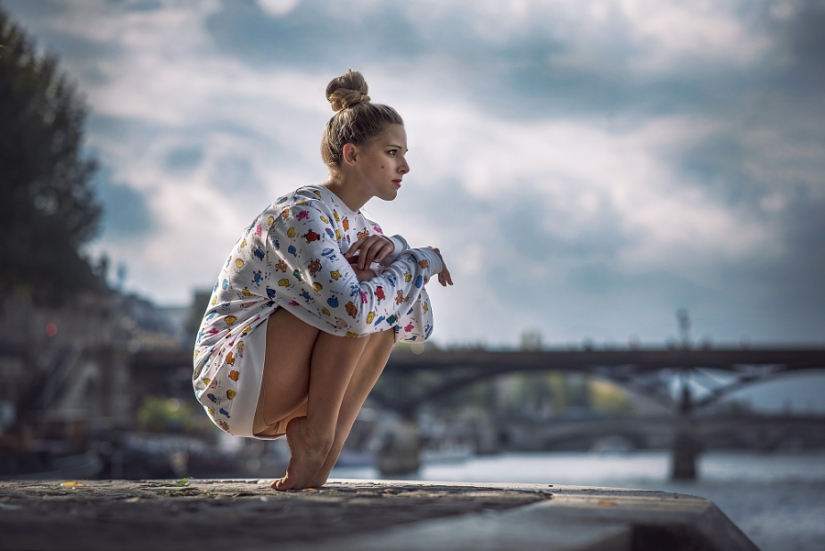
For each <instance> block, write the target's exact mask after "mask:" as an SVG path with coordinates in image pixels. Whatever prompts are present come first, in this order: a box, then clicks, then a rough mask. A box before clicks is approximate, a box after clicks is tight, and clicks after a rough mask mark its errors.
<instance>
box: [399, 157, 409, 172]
mask: <svg viewBox="0 0 825 551" xmlns="http://www.w3.org/2000/svg"><path fill="white" fill-rule="evenodd" d="M398 171H399V172H400V173H401V174H407V173H408V172H409V171H410V165H409V164H407V159H402V160H401V166H399V167H398Z"/></svg>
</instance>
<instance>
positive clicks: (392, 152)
mask: <svg viewBox="0 0 825 551" xmlns="http://www.w3.org/2000/svg"><path fill="white" fill-rule="evenodd" d="M397 151H398V150H397V149H390V150H389V152H388V153H389V154H390V155H392V156H393V157H395V153H396V152H397Z"/></svg>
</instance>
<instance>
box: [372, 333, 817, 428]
mask: <svg viewBox="0 0 825 551" xmlns="http://www.w3.org/2000/svg"><path fill="white" fill-rule="evenodd" d="M812 369H825V348H790V347H789V348H779V347H777V348H767V347H764V348H750V347H748V348H713V349H712V348H687V347H678V348H662V349H654V348H648V349H626V350H541V351H493V350H456V351H425V352H424V353H422V354H414V353H412V352H408V351H402V350H398V351H396V352H394V353H393V355H392V356H391V357H390V360H389V362H388V363H387V367H386V369H385V377H387V378H394V379H396V380H397V381H398V384H385V385H382V386H381V387H380V388H377V389H376V390H375V391H373V393H372V394H371V395H370V397H371V398H372V399H373V400H375V401H376V402H378V403H379V404H380V405H382V406H384V407H388V408H391V409H395V410H398V411H402V412H411V411H412V410H414V409H415V408H416V407H418V406H419V405H420V404H422V403H425V402H427V401H429V400H434V399H437V398H439V397H442V396H445V395H447V394H449V393H452V392H455V391H456V390H459V389H461V388H464V387H466V386H468V385H471V384H473V383H475V382H476V381H480V380H484V379H490V378H494V377H497V376H499V375H503V374H507V373H517V372H521V373H528V372H540V371H563V372H574V373H582V374H589V375H595V376H598V377H601V378H604V379H607V380H609V381H612V382H614V383H616V384H618V385H620V386H622V387H625V388H627V389H629V390H632V391H635V392H638V393H640V394H643V395H646V396H649V397H651V398H653V399H655V400H657V401H659V402H661V403H664V404H666V405H669V406H670V405H673V400H672V398H671V395H670V389H669V381H668V380H667V378H665V377H663V375H674V374H679V375H681V376H682V377H686V378H690V380H691V381H693V382H694V383H695V384H696V385H699V386H701V387H704V388H705V389H706V391H707V392H705V393H704V394H705V395H704V396H702V397H700V398H699V399H696V400H694V401H693V403H692V407H693V408H696V407H701V406H704V405H708V404H711V403H713V402H715V401H717V400H719V399H720V398H722V397H724V396H725V395H727V394H729V393H731V392H733V391H736V390H739V389H740V388H742V387H744V386H747V385H750V384H753V383H756V382H763V381H767V380H770V379H771V378H775V377H778V376H781V375H784V374H787V373H790V372H796V371H803V370H812ZM713 371H723V372H727V374H728V377H726V379H727V380H725V381H718V380H717V378H715V376H714V374H713V373H712V372H713ZM420 372H431V373H437V374H438V375H439V376H438V377H435V378H434V381H435V382H434V383H433V384H432V385H424V386H423V387H421V388H413V386H411V385H408V384H405V379H406V380H409V379H410V377H408V376H409V375H411V374H413V373H420Z"/></svg>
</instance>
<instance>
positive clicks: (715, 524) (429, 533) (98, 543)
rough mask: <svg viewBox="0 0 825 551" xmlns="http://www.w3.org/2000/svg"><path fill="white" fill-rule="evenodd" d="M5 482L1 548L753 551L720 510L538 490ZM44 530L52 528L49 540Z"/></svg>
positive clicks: (670, 498)
mask: <svg viewBox="0 0 825 551" xmlns="http://www.w3.org/2000/svg"><path fill="white" fill-rule="evenodd" d="M269 482H270V481H269V480H260V481H259V480H190V481H188V483H186V485H181V486H171V485H170V482H169V481H2V482H0V528H2V533H3V538H2V540H3V543H2V545H1V546H0V547H2V548H4V549H23V548H28V549H31V548H37V549H67V548H83V549H107V550H108V549H112V548H117V549H126V550H128V549H135V550H137V549H140V550H144V549H146V548H157V549H176V550H181V551H186V550H189V549H192V550H193V551H194V550H195V549H197V550H198V551H200V550H202V549H203V548H204V546H208V547H209V548H214V547H216V546H218V547H221V548H225V546H231V548H236V549H271V548H272V546H273V545H277V547H278V548H279V549H295V550H297V549H359V550H361V549H364V550H369V549H382V550H384V549H427V550H428V551H437V550H441V549H473V550H482V549H508V548H509V549H531V550H539V549H558V550H571V551H572V550H585V549H588V550H589V549H605V550H607V549H616V550H624V549H633V550H646V549H669V550H673V551H678V550H680V549H726V550H727V549H731V550H743V551H745V550H748V551H751V550H756V547H755V546H754V545H753V543H751V542H750V540H748V538H747V537H746V536H745V535H744V534H743V533H742V532H741V531H740V530H739V529H738V528H737V527H736V526H735V525H734V524H733V523H732V522H731V521H730V520H728V519H727V517H725V515H724V514H723V513H722V512H721V511H719V509H718V508H716V506H714V505H713V503H712V502H710V501H708V500H706V499H702V498H696V497H691V496H685V495H678V494H666V493H663V492H647V491H633V490H611V489H607V488H587V487H575V486H549V485H538V484H459V483H424V482H410V481H363V480H334V481H331V482H330V483H328V484H327V485H325V486H324V487H323V488H321V489H318V490H304V491H300V492H275V491H273V490H270V489H269ZM44 527H48V529H47V530H44Z"/></svg>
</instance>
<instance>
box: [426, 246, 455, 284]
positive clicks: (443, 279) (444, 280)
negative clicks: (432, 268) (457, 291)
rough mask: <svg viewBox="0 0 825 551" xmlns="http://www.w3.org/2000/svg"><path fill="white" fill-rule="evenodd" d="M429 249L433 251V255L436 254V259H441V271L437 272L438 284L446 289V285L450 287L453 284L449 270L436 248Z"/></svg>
mask: <svg viewBox="0 0 825 551" xmlns="http://www.w3.org/2000/svg"><path fill="white" fill-rule="evenodd" d="M429 248H430V249H432V250H433V251H435V254H437V255H438V258H440V259H441V266H442V268H441V271H440V272H438V282H439V283H440V284H441V285H443V286H444V287H446V286H447V284H448V283H449V284H450V285H452V284H453V278H452V276H451V275H450V270H448V269H447V263H446V262H444V257H443V256H441V251H440V250H438V248H436V247H429Z"/></svg>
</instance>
